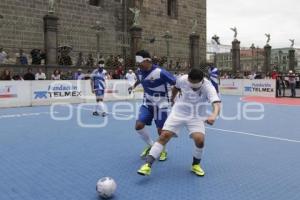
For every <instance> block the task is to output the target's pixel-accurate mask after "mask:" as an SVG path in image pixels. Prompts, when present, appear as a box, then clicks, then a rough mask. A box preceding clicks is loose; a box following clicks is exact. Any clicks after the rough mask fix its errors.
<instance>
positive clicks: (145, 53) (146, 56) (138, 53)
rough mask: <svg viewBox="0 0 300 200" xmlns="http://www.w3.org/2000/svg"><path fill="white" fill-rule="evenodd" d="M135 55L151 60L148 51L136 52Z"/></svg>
mask: <svg viewBox="0 0 300 200" xmlns="http://www.w3.org/2000/svg"><path fill="white" fill-rule="evenodd" d="M135 55H137V56H141V57H143V58H151V55H150V53H149V52H148V51H146V50H140V51H138V52H136V54H135Z"/></svg>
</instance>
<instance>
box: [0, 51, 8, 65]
mask: <svg viewBox="0 0 300 200" xmlns="http://www.w3.org/2000/svg"><path fill="white" fill-rule="evenodd" d="M6 60H7V53H6V52H5V51H4V50H3V48H2V47H1V48H0V64H4V63H5V62H6Z"/></svg>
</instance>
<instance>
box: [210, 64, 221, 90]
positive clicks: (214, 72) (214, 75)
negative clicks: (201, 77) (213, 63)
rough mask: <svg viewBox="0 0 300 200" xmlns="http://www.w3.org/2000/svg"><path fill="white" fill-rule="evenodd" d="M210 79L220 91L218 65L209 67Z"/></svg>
mask: <svg viewBox="0 0 300 200" xmlns="http://www.w3.org/2000/svg"><path fill="white" fill-rule="evenodd" d="M208 74H209V79H210V81H211V83H212V85H213V86H214V87H215V88H216V90H217V92H218V93H219V87H218V85H219V70H218V68H216V67H211V68H209V69H208Z"/></svg>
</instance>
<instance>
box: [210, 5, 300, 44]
mask: <svg viewBox="0 0 300 200" xmlns="http://www.w3.org/2000/svg"><path fill="white" fill-rule="evenodd" d="M299 11H300V0H207V42H210V41H211V37H212V36H213V35H214V34H217V35H218V36H219V37H220V42H221V44H228V45H229V44H231V42H232V40H233V35H234V33H233V31H231V30H230V28H231V27H236V28H237V30H238V36H237V38H238V40H239V41H241V46H242V47H250V46H251V44H252V43H254V44H255V46H259V47H263V46H264V45H265V44H266V41H267V38H266V36H265V33H270V34H271V41H270V45H271V46H272V48H282V47H290V45H291V42H290V41H289V39H295V46H294V47H298V48H300V12H299Z"/></svg>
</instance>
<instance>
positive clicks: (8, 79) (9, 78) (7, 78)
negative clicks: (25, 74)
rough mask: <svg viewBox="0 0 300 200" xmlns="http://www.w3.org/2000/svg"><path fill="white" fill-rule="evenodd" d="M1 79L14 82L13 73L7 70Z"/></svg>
mask: <svg viewBox="0 0 300 200" xmlns="http://www.w3.org/2000/svg"><path fill="white" fill-rule="evenodd" d="M0 79H1V80H3V81H10V80H12V77H11V72H10V71H9V70H8V69H5V70H4V71H3V73H2V75H1V78H0Z"/></svg>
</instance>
